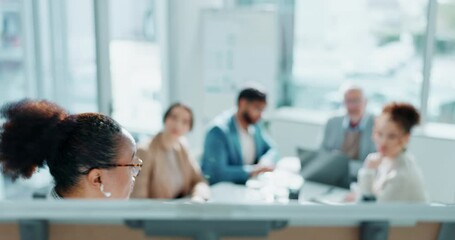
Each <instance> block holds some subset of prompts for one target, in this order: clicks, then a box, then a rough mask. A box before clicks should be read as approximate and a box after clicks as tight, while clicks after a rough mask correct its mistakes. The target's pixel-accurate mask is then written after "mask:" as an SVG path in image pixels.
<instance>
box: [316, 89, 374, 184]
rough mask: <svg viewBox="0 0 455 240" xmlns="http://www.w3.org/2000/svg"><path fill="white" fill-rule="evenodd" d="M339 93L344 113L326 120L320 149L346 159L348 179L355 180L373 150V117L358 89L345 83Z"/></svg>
mask: <svg viewBox="0 0 455 240" xmlns="http://www.w3.org/2000/svg"><path fill="white" fill-rule="evenodd" d="M340 91H341V93H342V95H343V99H344V106H345V108H346V113H344V114H343V115H341V116H334V117H332V118H330V119H329V120H328V122H327V124H326V127H325V131H324V138H323V141H322V146H321V148H322V149H323V150H326V151H339V152H341V153H343V154H344V155H346V156H348V157H349V158H350V159H351V161H350V163H349V171H350V176H351V178H352V179H355V177H356V176H357V172H358V170H359V169H360V167H361V166H362V164H363V161H364V160H365V158H366V157H367V156H368V154H370V153H372V152H375V151H376V148H375V145H374V143H373V141H372V138H371V136H372V131H373V125H374V116H373V115H371V114H369V113H367V112H366V105H367V99H366V98H365V94H364V91H363V89H362V88H361V87H359V86H357V85H355V84H352V83H347V84H344V85H343V86H342V87H341V88H340Z"/></svg>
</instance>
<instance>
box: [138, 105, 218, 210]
mask: <svg viewBox="0 0 455 240" xmlns="http://www.w3.org/2000/svg"><path fill="white" fill-rule="evenodd" d="M163 122H164V129H163V131H161V132H160V133H158V134H157V135H156V136H155V137H154V138H153V139H151V141H149V142H148V143H146V144H145V145H142V146H140V147H139V148H138V150H137V155H138V156H139V157H140V158H141V159H142V160H143V167H142V171H141V174H140V175H139V176H138V177H137V179H136V184H135V187H134V190H133V193H132V195H131V196H132V197H133V198H160V199H173V198H180V197H191V198H192V199H193V200H197V201H204V200H207V199H208V198H209V195H210V190H209V187H208V185H207V183H206V182H205V180H204V178H203V177H202V175H201V172H200V167H199V166H198V164H197V162H195V161H194V160H193V159H192V158H191V156H190V154H189V152H188V147H187V144H186V140H185V138H184V135H185V134H186V133H188V132H189V131H190V130H191V129H192V127H193V113H192V111H191V109H190V108H188V107H187V106H185V105H183V104H180V103H176V104H173V105H172V106H170V107H169V109H168V110H167V111H166V113H165V115H164V119H163Z"/></svg>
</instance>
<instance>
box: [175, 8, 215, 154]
mask: <svg viewBox="0 0 455 240" xmlns="http://www.w3.org/2000/svg"><path fill="white" fill-rule="evenodd" d="M222 3H223V2H222V1H221V0H191V1H182V0H169V2H168V15H169V17H168V18H169V23H168V24H169V33H168V34H169V36H168V39H169V46H168V52H169V55H168V60H167V61H168V66H169V67H168V78H169V102H170V103H172V102H175V101H181V102H184V103H186V104H188V105H189V106H190V107H191V108H192V109H193V111H194V115H195V116H196V119H195V120H196V121H195V126H194V129H193V133H192V134H190V136H189V138H190V143H191V145H192V147H195V148H200V146H202V141H203V135H204V132H205V126H204V125H203V124H202V122H201V120H200V119H198V118H197V116H203V114H204V109H203V106H204V97H203V96H204V89H203V86H204V84H203V83H204V82H203V73H202V66H201V61H202V45H201V41H202V34H201V21H200V20H201V16H200V11H201V10H202V9H203V8H206V7H219V6H221V5H222Z"/></svg>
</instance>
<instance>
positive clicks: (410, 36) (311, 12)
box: [292, 0, 426, 112]
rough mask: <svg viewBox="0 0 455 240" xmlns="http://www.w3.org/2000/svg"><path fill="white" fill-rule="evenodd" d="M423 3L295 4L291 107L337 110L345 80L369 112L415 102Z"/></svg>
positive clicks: (352, 0) (330, 0) (353, 0)
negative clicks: (360, 93) (359, 91)
mask: <svg viewBox="0 0 455 240" xmlns="http://www.w3.org/2000/svg"><path fill="white" fill-rule="evenodd" d="M425 27H426V0H417V1H407V0H404V1H397V0H347V1H337V0H322V1H304V0H297V1H296V5H295V44H294V65H293V88H292V89H294V92H293V103H292V104H293V105H294V106H296V107H302V108H306V109H314V110H321V109H322V110H337V109H340V108H341V107H342V99H341V96H340V94H339V93H338V89H339V87H340V85H341V84H342V83H344V82H346V81H349V82H354V83H357V84H358V85H360V86H363V87H364V88H365V90H366V94H367V97H368V99H369V104H368V107H369V109H370V111H373V112H378V111H379V110H380V109H381V108H382V106H383V105H384V104H385V103H387V102H389V101H392V100H399V101H407V102H411V103H413V104H415V105H416V106H418V105H419V103H420V95H421V89H420V86H421V82H422V56H423V52H424V51H423V50H424V44H423V42H424V39H425Z"/></svg>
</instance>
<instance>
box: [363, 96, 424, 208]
mask: <svg viewBox="0 0 455 240" xmlns="http://www.w3.org/2000/svg"><path fill="white" fill-rule="evenodd" d="M419 121H420V115H419V113H418V112H417V110H416V109H415V108H414V107H413V106H412V105H410V104H406V103H390V104H388V105H386V106H385V107H384V108H383V111H382V114H381V115H380V116H379V117H378V118H377V119H376V122H375V126H374V130H373V131H374V132H373V141H374V142H375V144H376V148H377V151H378V152H377V153H372V154H370V155H369V156H368V157H367V159H366V161H365V164H364V166H363V168H362V169H361V170H360V171H359V176H358V179H359V187H360V191H361V192H362V194H363V195H374V196H375V197H376V199H377V201H378V202H427V201H428V197H427V194H426V191H425V188H424V183H423V178H422V174H421V172H420V169H419V167H418V166H417V164H416V162H415V160H414V158H413V157H412V155H411V154H409V153H408V152H407V151H406V146H407V145H408V143H409V138H410V135H411V130H412V128H413V127H414V126H415V125H417V124H418V123H419Z"/></svg>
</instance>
